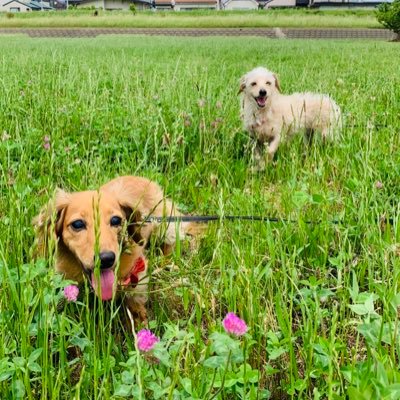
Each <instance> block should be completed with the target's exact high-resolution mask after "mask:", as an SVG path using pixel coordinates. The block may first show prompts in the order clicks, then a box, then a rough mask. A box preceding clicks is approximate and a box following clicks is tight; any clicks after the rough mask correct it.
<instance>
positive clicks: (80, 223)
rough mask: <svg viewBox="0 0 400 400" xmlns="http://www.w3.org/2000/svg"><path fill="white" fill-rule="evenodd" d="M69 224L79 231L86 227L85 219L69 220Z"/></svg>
mask: <svg viewBox="0 0 400 400" xmlns="http://www.w3.org/2000/svg"><path fill="white" fill-rule="evenodd" d="M71 226H72V228H73V229H74V230H75V231H81V230H82V229H86V224H85V221H83V220H81V219H77V220H76V221H74V222H71Z"/></svg>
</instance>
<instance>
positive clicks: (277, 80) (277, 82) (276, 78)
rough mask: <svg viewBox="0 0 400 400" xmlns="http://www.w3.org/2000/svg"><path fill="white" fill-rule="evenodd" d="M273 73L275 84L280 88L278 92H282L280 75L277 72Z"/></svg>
mask: <svg viewBox="0 0 400 400" xmlns="http://www.w3.org/2000/svg"><path fill="white" fill-rule="evenodd" d="M272 75H273V76H274V79H275V86H276V88H277V89H278V92H279V93H280V92H281V86H280V84H279V79H278V76H277V75H276V74H272Z"/></svg>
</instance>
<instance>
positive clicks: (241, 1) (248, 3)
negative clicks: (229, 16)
mask: <svg viewBox="0 0 400 400" xmlns="http://www.w3.org/2000/svg"><path fill="white" fill-rule="evenodd" d="M222 8H223V9H224V10H258V9H259V8H260V5H259V3H258V2H257V1H256V0H227V1H225V2H224V3H223V4H222Z"/></svg>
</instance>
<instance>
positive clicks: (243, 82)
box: [238, 75, 246, 94]
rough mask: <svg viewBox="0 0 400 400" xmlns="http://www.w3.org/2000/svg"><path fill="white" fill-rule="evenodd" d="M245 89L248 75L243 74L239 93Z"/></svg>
mask: <svg viewBox="0 0 400 400" xmlns="http://www.w3.org/2000/svg"><path fill="white" fill-rule="evenodd" d="M244 89H246V75H243V76H242V77H241V78H240V86H239V91H238V94H240V93H242V92H243V90H244Z"/></svg>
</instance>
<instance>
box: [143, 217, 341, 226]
mask: <svg viewBox="0 0 400 400" xmlns="http://www.w3.org/2000/svg"><path fill="white" fill-rule="evenodd" d="M221 220H222V221H237V220H240V221H260V222H274V223H279V222H282V223H290V224H294V223H297V222H299V221H298V220H292V219H285V218H276V217H262V216H258V215H179V216H171V217H147V218H145V219H144V220H143V221H141V222H143V223H152V222H209V221H221ZM303 222H304V223H305V224H320V223H322V222H323V221H303ZM330 222H331V223H332V224H340V223H341V221H338V220H332V221H330ZM139 223H140V222H139Z"/></svg>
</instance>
